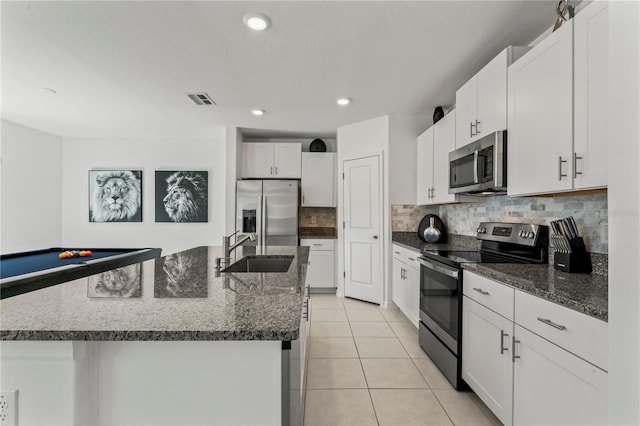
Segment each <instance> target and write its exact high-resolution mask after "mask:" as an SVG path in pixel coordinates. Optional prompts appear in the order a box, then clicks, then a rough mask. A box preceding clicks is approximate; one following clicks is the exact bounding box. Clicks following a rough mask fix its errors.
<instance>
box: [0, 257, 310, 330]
mask: <svg viewBox="0 0 640 426" xmlns="http://www.w3.org/2000/svg"><path fill="white" fill-rule="evenodd" d="M220 254H221V248H220V247H196V248H193V249H190V250H186V251H183V252H179V253H174V254H171V255H168V256H165V257H162V258H159V259H154V260H149V261H146V262H142V263H137V264H134V265H130V266H127V267H124V268H119V269H117V270H114V271H109V272H105V273H102V274H97V275H93V276H91V277H87V278H82V279H78V280H75V281H69V282H67V283H62V284H59V285H56V286H53V287H48V288H45V289H41V290H37V291H34V292H30V293H25V294H22V295H20V296H15V297H11V298H7V299H3V300H2V301H0V324H1V327H0V339H1V340H129V341H136V340H281V341H290V340H296V339H297V338H298V329H299V327H300V313H301V311H302V301H303V296H304V294H305V281H306V271H307V261H308V257H309V248H308V247H264V248H256V247H248V246H246V247H245V246H242V247H239V248H237V249H236V250H235V252H234V253H232V256H234V257H235V259H236V260H237V259H240V258H241V257H244V256H246V255H251V254H268V255H293V256H294V258H293V261H292V264H291V266H290V267H289V270H288V271H287V272H285V273H221V274H217V273H216V272H215V269H214V266H215V258H216V257H220ZM115 271H117V273H116V272H115ZM116 276H117V277H116ZM121 282H122V283H126V284H125V285H121V284H120V283H121ZM110 283H116V284H115V285H113V284H110Z"/></svg>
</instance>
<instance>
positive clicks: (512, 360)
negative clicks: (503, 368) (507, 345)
mask: <svg viewBox="0 0 640 426" xmlns="http://www.w3.org/2000/svg"><path fill="white" fill-rule="evenodd" d="M516 343H520V340H516V336H513V337H512V338H511V349H512V350H511V362H516V359H520V355H516Z"/></svg>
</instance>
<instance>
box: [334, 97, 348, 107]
mask: <svg viewBox="0 0 640 426" xmlns="http://www.w3.org/2000/svg"><path fill="white" fill-rule="evenodd" d="M336 102H337V103H338V105H341V106H345V105H349V104H350V103H351V99H350V98H338V100H337V101H336Z"/></svg>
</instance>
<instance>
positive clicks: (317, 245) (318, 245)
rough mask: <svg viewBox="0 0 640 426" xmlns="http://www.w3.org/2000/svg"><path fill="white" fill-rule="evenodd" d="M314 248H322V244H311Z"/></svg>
mask: <svg viewBox="0 0 640 426" xmlns="http://www.w3.org/2000/svg"><path fill="white" fill-rule="evenodd" d="M311 245H312V246H316V247H320V246H321V245H322V244H318V243H313V244H311Z"/></svg>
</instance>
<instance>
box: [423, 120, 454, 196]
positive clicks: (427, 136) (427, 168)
mask: <svg viewBox="0 0 640 426" xmlns="http://www.w3.org/2000/svg"><path fill="white" fill-rule="evenodd" d="M417 154H418V155H417V162H418V163H417V168H416V172H417V179H418V182H417V185H416V188H417V194H416V200H417V204H418V205H421V206H422V205H425V204H430V203H431V188H432V187H433V127H429V128H428V129H427V130H426V131H425V132H424V133H422V134H421V135H420V136H418V148H417ZM447 164H448V160H447Z"/></svg>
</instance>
